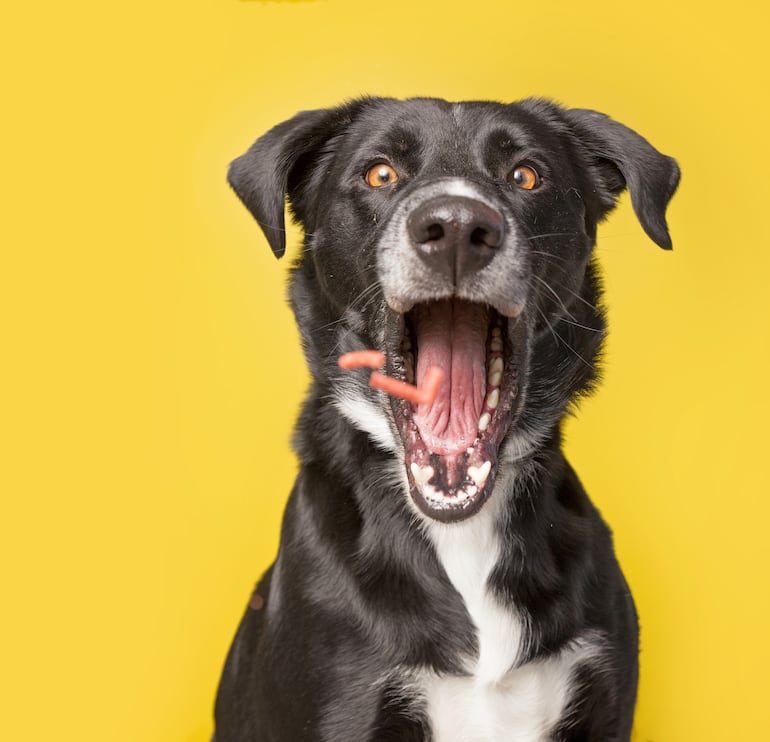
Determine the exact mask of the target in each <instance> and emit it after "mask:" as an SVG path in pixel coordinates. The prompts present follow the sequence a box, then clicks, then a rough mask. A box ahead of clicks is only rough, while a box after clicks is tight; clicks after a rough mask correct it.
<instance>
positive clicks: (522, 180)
mask: <svg viewBox="0 0 770 742" xmlns="http://www.w3.org/2000/svg"><path fill="white" fill-rule="evenodd" d="M508 182H509V183H510V184H511V185H512V186H515V187H516V188H521V189H523V190H525V191H531V190H532V189H533V188H537V187H538V186H539V185H540V176H539V175H538V174H537V171H536V170H535V169H534V168H532V167H530V166H529V165H519V166H518V167H515V168H514V169H513V170H511V172H510V173H508Z"/></svg>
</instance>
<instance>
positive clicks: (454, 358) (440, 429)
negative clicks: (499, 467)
mask: <svg viewBox="0 0 770 742" xmlns="http://www.w3.org/2000/svg"><path fill="white" fill-rule="evenodd" d="M414 327H415V333H416V336H417V369H416V373H417V379H416V381H417V386H418V387H420V386H422V384H423V381H424V379H425V375H426V373H427V370H428V369H429V368H430V367H431V366H438V367H439V368H440V369H442V371H443V372H444V380H443V382H442V383H441V386H440V388H439V391H438V394H437V396H436V399H435V401H434V402H433V404H432V405H419V406H418V407H417V412H416V414H415V416H414V421H415V423H416V424H417V429H418V430H419V431H420V436H421V437H422V440H423V443H425V445H426V446H427V447H428V448H429V449H430V450H431V451H432V452H433V453H437V454H441V455H446V454H456V453H461V452H462V451H465V449H466V448H468V446H470V444H471V443H473V441H474V440H475V439H476V436H477V435H478V424H479V416H480V415H481V409H482V405H483V403H484V394H485V393H486V354H487V331H488V327H489V316H488V311H487V309H486V307H484V306H482V305H480V304H470V303H467V302H463V301H457V300H450V301H440V302H433V303H430V304H423V305H420V306H419V307H418V308H417V309H416V311H415V322H414Z"/></svg>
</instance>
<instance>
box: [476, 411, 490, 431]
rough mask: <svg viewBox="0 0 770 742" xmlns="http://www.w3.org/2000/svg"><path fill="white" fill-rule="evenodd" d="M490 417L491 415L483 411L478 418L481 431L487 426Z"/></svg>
mask: <svg viewBox="0 0 770 742" xmlns="http://www.w3.org/2000/svg"><path fill="white" fill-rule="evenodd" d="M491 419H492V416H491V415H490V414H489V413H488V412H485V413H484V414H483V415H482V416H481V417H480V418H479V430H480V431H481V432H482V433H483V432H484V431H485V430H486V429H487V428H488V427H489V421H490V420H491Z"/></svg>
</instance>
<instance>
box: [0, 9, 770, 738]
mask: <svg viewBox="0 0 770 742" xmlns="http://www.w3.org/2000/svg"><path fill="white" fill-rule="evenodd" d="M761 7H762V4H761V3H759V2H754V3H747V2H741V1H740V0H733V2H730V3H713V4H706V5H703V4H701V3H694V2H682V3H678V2H674V1H672V0H650V1H649V2H646V3H621V2H617V1H616V0H607V1H602V2H575V0H569V1H565V2H540V3H538V2H526V3H525V2H499V3H492V2H487V1H485V0H473V2H465V3H462V4H459V3H458V4H456V5H453V4H452V3H449V2H418V1H417V0H409V1H408V2H403V1H402V0H389V1H388V2H379V3H367V2H362V1H361V0H325V1H324V0H320V1H318V2H271V3H262V2H237V1H236V0H220V1H219V2H213V1H211V2H200V1H195V0H188V1H187V2H178V1H174V0H169V1H167V2H148V1H147V0H137V1H136V2H127V3H110V2H102V3H86V2H58V3H50V2H49V3H46V2H43V3H14V4H13V5H12V6H11V5H10V4H9V7H7V8H5V9H4V10H3V20H2V24H0V25H2V31H0V34H2V39H0V41H1V42H2V43H0V55H2V60H0V61H2V69H3V78H4V80H3V86H2V105H3V113H2V119H0V127H2V137H0V146H1V147H2V163H1V167H2V191H3V192H2V194H1V200H0V204H2V206H1V209H2V219H0V230H1V233H2V278H0V281H2V283H3V286H2V289H1V291H0V303H1V304H2V306H0V332H1V333H2V334H1V340H2V346H1V347H2V354H3V360H2V373H3V377H4V379H3V382H2V391H1V392H0V394H1V395H2V399H1V400H0V414H1V415H2V424H3V440H2V444H1V447H0V460H1V461H0V463H1V467H0V469H1V471H0V476H1V477H2V515H1V516H0V529H1V530H0V549H2V554H1V555H0V558H1V559H2V575H3V576H2V613H1V614H0V622H1V623H2V631H1V632H0V650H1V651H0V667H1V668H2V670H1V672H2V684H3V686H2V694H1V695H0V703H1V704H2V707H3V709H4V711H3V714H2V721H0V737H1V738H2V739H7V740H13V741H14V742H22V741H24V740H35V741H37V740H41V741H42V740H73V741H74V740H77V742H92V741H93V742H96V741H97V740H98V741H100V742H103V741H105V740H109V741H110V742H123V741H125V742H170V741H177V740H180V741H182V742H204V741H205V740H208V735H209V734H210V731H211V723H210V716H211V706H212V701H213V697H214V691H215V686H216V682H217V679H218V673H219V669H220V666H221V663H222V661H223V659H224V656H225V652H226V650H227V647H228V644H229V642H230V639H231V637H232V634H233V632H234V630H235V627H236V624H237V621H238V620H239V617H240V613H241V610H242V608H243V606H244V604H245V601H246V599H247V597H248V595H249V591H250V588H251V585H252V583H253V581H254V580H255V579H256V578H257V576H258V574H259V573H260V572H261V571H262V570H263V569H264V568H265V567H266V566H267V564H268V563H269V562H270V560H271V559H272V557H273V556H274V554H275V550H276V547H277V534H278V526H279V519H280V514H281V511H282V507H283V504H284V502H285V498H286V496H287V493H288V490H289V487H290V485H291V482H292V479H293V474H294V470H295V466H296V465H295V462H294V459H293V457H292V456H291V455H290V453H289V444H288V439H289V435H290V430H291V426H292V420H293V418H294V416H295V413H296V411H297V407H298V404H299V400H300V398H301V395H302V391H303V388H304V385H305V383H306V381H307V378H306V373H305V370H304V366H303V363H302V359H301V356H300V353H299V350H298V347H297V337H296V333H295V330H294V327H293V324H292V319H291V317H290V314H289V312H288V310H287V309H286V308H285V307H284V305H283V303H282V302H283V294H284V279H285V271H286V267H287V264H288V262H289V261H283V262H281V263H279V262H277V261H275V260H274V258H273V256H272V255H271V253H270V251H269V250H268V249H267V246H266V243H265V241H264V239H263V237H262V236H261V234H260V233H258V230H257V228H256V225H255V224H254V223H253V222H252V220H251V217H250V216H249V215H248V214H247V212H246V210H245V209H244V208H243V207H242V206H241V204H240V203H238V202H237V200H236V198H235V197H234V196H233V195H232V194H231V193H230V192H229V191H228V188H227V186H226V184H225V180H224V174H225V167H226V164H227V163H228V162H229V160H230V159H232V158H233V157H234V156H236V155H238V154H240V153H241V152H242V151H243V150H245V148H246V147H247V146H248V145H249V144H250V143H251V141H252V140H253V139H254V138H256V136H257V135H259V134H260V133H262V132H264V131H265V130H266V129H267V128H269V127H270V126H271V125H272V124H274V123H276V122H278V121H281V120H283V119H284V118H287V117H288V116H290V115H291V114H293V113H294V112H295V111H296V110H298V109H301V108H310V107H317V106H326V105H330V104H333V103H336V102H338V101H340V100H341V99H344V98H345V97H349V96H354V95H358V94H361V93H364V92H371V93H377V94H385V95H395V96H400V97H403V96H409V95H417V94H428V95H435V96H442V97H447V98H450V99H456V100H457V99H467V98H493V99H501V100H514V99H517V98H520V97H523V96H526V95H530V94H538V95H544V96H549V97H553V98H556V99H558V100H560V101H562V102H564V103H565V104H567V105H574V106H581V107H592V108H596V109H598V110H601V111H605V112H607V113H610V114H611V115H613V116H614V117H615V118H617V119H619V120H620V121H623V122H625V123H627V124H628V125H630V126H632V127H633V128H635V129H637V130H638V131H640V132H641V133H643V134H644V135H645V136H646V137H647V138H649V139H650V140H651V141H652V142H653V143H654V144H655V145H656V146H657V147H658V148H659V149H661V150H662V151H664V152H665V153H667V154H671V155H674V156H675V157H677V158H678V160H679V161H680V164H681V166H682V170H683V173H684V176H683V181H682V185H681V188H680V191H679V193H678V195H677V196H676V198H675V200H674V202H673V204H672V206H671V209H670V225H671V230H672V234H673V238H674V246H675V249H674V252H673V253H672V254H667V253H664V252H663V251H661V250H659V249H658V248H657V247H655V246H654V245H653V244H652V243H651V242H649V240H648V239H647V238H646V237H645V236H644V234H643V232H642V230H641V228H640V227H639V225H638V224H637V223H636V222H635V221H634V218H633V215H632V213H631V209H630V206H629V204H628V201H627V199H624V200H623V202H622V203H621V206H620V208H619V210H618V212H617V213H616V214H615V215H614V216H613V217H612V219H611V220H610V221H609V222H608V223H607V224H605V225H604V226H603V227H602V229H601V231H600V244H599V248H598V250H599V253H600V256H601V261H602V264H603V267H604V274H605V276H606V285H607V299H608V304H609V306H610V310H611V315H610V317H611V327H612V334H611V338H610V342H609V345H608V352H607V364H606V373H605V381H604V384H603V387H602V389H601V390H600V392H599V394H598V395H597V396H596V397H595V398H593V399H592V400H590V401H589V402H587V403H586V404H584V405H583V407H582V410H581V412H580V415H579V416H578V418H577V419H576V420H575V421H572V422H571V423H570V425H569V428H568V449H569V454H570V456H571V458H572V460H573V463H574V464H575V466H576V468H577V470H578V471H579V472H580V474H581V477H582V478H583V480H584V482H585V484H586V486H587V488H588V490H589V492H590V493H591V495H592V497H593V498H594V500H595V501H596V502H597V504H598V505H599V507H600V508H601V510H602V511H603V513H604V514H605V516H606V518H607V519H608V521H609V522H610V524H611V525H612V527H613V529H614V531H615V534H616V540H617V550H618V553H619V556H620V559H621V562H622V564H623V566H624V569H625V571H626V574H627V576H628V578H629V581H630V583H631V585H632V587H633V590H634V594H635V596H636V599H637V603H638V607H639V610H640V613H641V620H642V626H643V638H642V645H643V653H642V680H641V689H640V697H639V705H638V713H637V720H636V733H635V738H634V739H635V742H722V741H727V740H730V741H732V740H759V739H768V729H770V704H768V701H767V695H768V681H767V678H768V667H769V666H770V649H768V644H769V643H768V640H767V632H768V628H769V624H770V621H769V619H770V601H769V599H768V578H767V570H768V561H769V560H768V556H769V551H770V547H769V546H768V544H770V538H768V525H767V521H768V515H769V514H770V508H769V506H768V502H767V496H768V494H769V492H768V490H769V489H770V488H769V487H768V484H769V483H770V476H769V475H768V466H767V458H768V454H767V426H768V417H769V413H770V402H768V398H769V397H770V395H768V391H767V377H768V365H769V363H770V351H769V347H770V333H769V332H768V298H767V290H766V287H767V283H768V271H770V246H769V245H768V240H767V224H768V213H770V191H769V189H768V174H769V171H770V157H769V156H768V146H767V141H768V131H770V121H769V120H768V119H769V118H770V117H769V116H768V112H769V110H770V108H769V106H768V90H770V85H769V84H768V83H769V82H770V81H769V80H768V70H769V69H770V64H768V55H767V45H768V42H767V29H768V19H767V17H766V16H765V15H764V12H765V11H760V10H759V8H761ZM9 8H11V9H9ZM295 250H296V233H295V238H294V247H293V248H290V253H289V254H290V255H293V254H295Z"/></svg>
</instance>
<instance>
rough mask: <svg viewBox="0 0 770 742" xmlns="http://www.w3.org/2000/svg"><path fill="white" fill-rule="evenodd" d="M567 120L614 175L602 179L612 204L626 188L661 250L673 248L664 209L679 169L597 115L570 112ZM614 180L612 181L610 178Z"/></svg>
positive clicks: (577, 110)
mask: <svg viewBox="0 0 770 742" xmlns="http://www.w3.org/2000/svg"><path fill="white" fill-rule="evenodd" d="M566 115H567V120H568V122H569V124H570V125H571V128H572V130H573V131H574V132H575V134H576V135H577V137H578V139H579V140H580V141H581V142H582V143H583V144H584V145H585V146H586V147H587V148H588V151H589V153H590V155H591V156H592V157H593V158H594V159H595V162H596V163H597V164H598V165H599V166H600V167H602V166H603V167H604V168H606V167H608V166H609V167H610V168H611V169H612V170H613V171H614V172H613V173H609V174H608V175H609V177H606V178H605V179H604V181H605V182H604V185H605V187H606V188H607V189H608V190H609V195H610V196H611V198H612V200H613V201H614V198H615V197H616V196H617V195H618V194H619V193H620V192H621V191H622V190H623V189H624V188H625V187H626V186H627V187H628V190H629V192H630V194H631V204H632V205H633V207H634V212H635V213H636V216H637V219H639V222H640V223H641V225H642V227H644V231H645V232H647V234H648V235H649V236H650V238H651V239H652V240H653V241H654V242H655V243H656V244H657V245H659V246H660V247H662V248H663V249H664V250H670V249H671V247H672V244H671V236H670V235H669V233H668V225H667V224H666V207H667V206H668V202H669V201H670V200H671V197H672V196H673V195H674V192H675V191H676V188H677V185H679V166H678V165H677V164H676V161H675V160H674V159H673V158H671V157H667V156H666V155H663V154H661V153H660V152H658V150H656V149H655V148H654V147H653V146H652V145H651V144H650V143H649V142H648V141H647V140H646V139H644V138H643V137H641V136H639V134H637V133H636V132H635V131H633V130H632V129H629V128H628V127H627V126H624V125H623V124H620V123H618V122H617V121H613V120H612V119H611V118H610V117H609V116H605V115H604V114H603V113H598V112H597V111H589V110H586V109H580V108H573V109H570V110H568V111H566ZM613 176H614V177H613Z"/></svg>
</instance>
